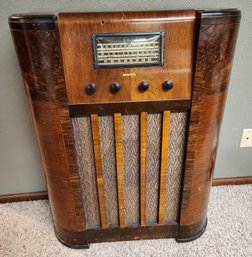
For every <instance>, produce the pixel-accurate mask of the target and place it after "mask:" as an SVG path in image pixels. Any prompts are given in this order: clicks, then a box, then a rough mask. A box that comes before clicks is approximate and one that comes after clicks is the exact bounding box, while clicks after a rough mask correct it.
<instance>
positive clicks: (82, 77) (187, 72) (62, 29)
mask: <svg viewBox="0 0 252 257" xmlns="http://www.w3.org/2000/svg"><path fill="white" fill-rule="evenodd" d="M58 24H59V33H60V38H61V49H62V56H63V63H64V71H65V78H66V84H67V92H68V97H69V98H68V99H69V102H70V103H71V104H76V103H86V102H89V103H91V102H93V103H95V102H110V103H111V102H118V101H123V102H125V101H143V100H165V99H179V98H190V97H191V81H192V60H193V46H194V36H193V35H194V30H195V11H194V10H186V11H161V12H117V13H60V14H59V19H58ZM153 31H163V32H164V33H165V37H164V39H165V42H164V43H165V45H166V48H165V51H164V65H163V66H159V67H144V68H142V67H135V68H116V69H109V72H108V69H95V68H94V66H93V56H92V53H93V51H92V40H91V39H92V35H93V33H103V32H104V33H105V32H106V33H115V32H119V33H120V32H153ZM124 74H134V76H125V75H124ZM168 79H170V80H172V81H173V82H174V88H173V89H172V90H170V91H163V89H162V84H163V82H164V81H165V80H168ZM144 80H146V81H148V83H149V85H150V86H149V90H148V91H146V92H139V91H138V85H139V83H140V82H142V81H144ZM115 81H116V82H119V83H120V84H121V86H122V88H121V90H120V91H119V92H118V93H117V94H112V93H111V92H110V90H109V86H110V84H111V83H112V82H115ZM89 83H95V84H96V86H97V88H96V92H95V93H94V94H93V95H88V94H87V93H86V92H85V86H86V85H87V84H89Z"/></svg>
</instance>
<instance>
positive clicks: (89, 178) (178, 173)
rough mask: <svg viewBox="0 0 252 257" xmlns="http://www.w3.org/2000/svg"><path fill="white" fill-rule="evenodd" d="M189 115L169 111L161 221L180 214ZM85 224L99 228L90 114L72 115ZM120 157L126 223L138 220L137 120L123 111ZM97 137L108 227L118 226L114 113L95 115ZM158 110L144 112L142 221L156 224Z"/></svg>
mask: <svg viewBox="0 0 252 257" xmlns="http://www.w3.org/2000/svg"><path fill="white" fill-rule="evenodd" d="M186 123H187V113H185V112H181V113H171V115H170V130H169V145H168V146H169V152H168V161H167V171H168V175H167V182H166V195H165V214H164V216H165V217H164V220H165V223H168V222H176V221H177V219H178V212H179V200H180V186H181V177H182V170H183V159H184V146H185V135H186V127H187V126H186ZM72 125H73V131H74V136H75V145H76V151H77V159H78V167H79V175H80V180H81V189H82V197H83V208H84V211H85V218H86V226H87V229H88V228H93V227H97V226H101V222H100V210H99V201H98V193H97V180H96V171H95V158H94V148H93V138H92V129H91V120H90V117H89V116H84V117H74V118H72ZM121 125H122V131H121V134H122V155H123V156H122V158H123V189H124V209H123V211H124V214H125V226H136V225H139V224H140V168H139V166H140V118H139V115H131V114H129V115H122V116H121ZM99 136H100V151H101V159H102V160H101V162H102V173H103V180H104V193H105V203H106V218H107V225H108V226H109V227H113V226H119V206H118V184H117V171H116V152H115V144H116V142H115V127H114V117H113V116H112V115H107V116H99ZM161 144H162V113H157V114H148V116H147V148H146V151H147V152H146V157H147V158H146V223H147V224H156V223H157V222H158V210H159V194H160V192H159V190H160V186H159V183H160V162H161Z"/></svg>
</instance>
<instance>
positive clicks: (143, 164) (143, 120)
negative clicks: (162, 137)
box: [140, 112, 148, 226]
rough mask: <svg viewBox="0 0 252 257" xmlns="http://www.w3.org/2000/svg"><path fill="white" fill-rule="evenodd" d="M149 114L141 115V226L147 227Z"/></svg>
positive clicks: (142, 113) (143, 113)
mask: <svg viewBox="0 0 252 257" xmlns="http://www.w3.org/2000/svg"><path fill="white" fill-rule="evenodd" d="M147 116H148V114H147V112H141V114H140V201H141V203H140V213H141V220H140V221H141V226H144V225H146V155H147V149H146V148H147Z"/></svg>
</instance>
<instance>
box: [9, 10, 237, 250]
mask: <svg viewBox="0 0 252 257" xmlns="http://www.w3.org/2000/svg"><path fill="white" fill-rule="evenodd" d="M239 21H240V11H238V10H236V9H230V10H214V11H195V10H181V11H159V12H118V13H59V14H55V15H49V14H48V15H47V14H43V15H42V14H41V15H35V14H34V15H33V14H27V15H12V16H11V17H10V18H9V24H10V28H11V31H12V35H13V40H14V43H15V46H16V50H17V55H18V58H19V62H20V66H21V69H22V74H23V78H24V84H25V88H26V92H27V96H28V99H29V106H30V110H31V113H32V118H33V122H34V127H35V131H36V135H37V140H38V144H39V148H40V152H41V158H42V162H43V166H44V170H45V176H46V181H47V186H48V194H49V200H50V204H51V209H52V214H53V219H54V224H55V232H56V235H57V237H58V238H59V240H60V241H61V242H62V243H64V244H66V245H67V246H70V247H76V248H81V247H83V248H85V247H88V245H89V243H93V242H103V241H116V240H133V239H147V238H148V239H150V238H165V237H166V238H169V237H174V238H176V240H177V241H178V242H183V241H189V240H193V239H195V238H197V237H199V236H200V235H201V234H202V233H203V232H204V230H205V227H206V213H207V206H208V197H209V190H210V187H211V180H212V175H213V170H214V163H215V156H216V149H217V144H218V134H219V129H220V124H221V120H222V115H223V109H224V102H225V97H226V91H227V86H228V81H229V76H230V70H231V66H232V59H233V53H234V47H235V42H236V37H237V32H238V27H239Z"/></svg>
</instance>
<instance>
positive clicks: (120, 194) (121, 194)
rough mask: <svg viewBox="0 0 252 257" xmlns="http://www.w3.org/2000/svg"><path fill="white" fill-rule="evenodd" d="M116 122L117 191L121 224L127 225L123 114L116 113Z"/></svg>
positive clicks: (121, 225) (122, 225)
mask: <svg viewBox="0 0 252 257" xmlns="http://www.w3.org/2000/svg"><path fill="white" fill-rule="evenodd" d="M114 124H115V149H116V172H117V191H118V206H119V224H120V227H124V226H125V209H124V179H123V151H122V115H121V113H114Z"/></svg>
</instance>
